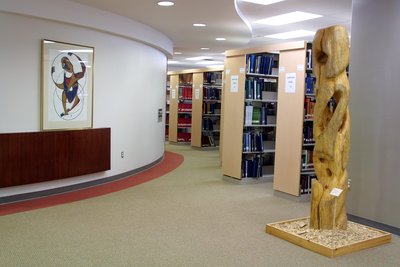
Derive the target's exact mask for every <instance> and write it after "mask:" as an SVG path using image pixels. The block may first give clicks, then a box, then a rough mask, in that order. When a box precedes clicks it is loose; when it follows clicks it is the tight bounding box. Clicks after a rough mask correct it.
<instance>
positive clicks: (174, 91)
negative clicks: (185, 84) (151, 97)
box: [171, 89, 176, 99]
mask: <svg viewBox="0 0 400 267" xmlns="http://www.w3.org/2000/svg"><path fill="white" fill-rule="evenodd" d="M171 97H172V99H176V90H175V89H173V90H171Z"/></svg>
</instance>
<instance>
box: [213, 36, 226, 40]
mask: <svg viewBox="0 0 400 267" xmlns="http://www.w3.org/2000/svg"><path fill="white" fill-rule="evenodd" d="M215 40H217V41H225V40H226V38H224V37H217V38H215Z"/></svg>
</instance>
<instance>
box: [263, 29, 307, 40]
mask: <svg viewBox="0 0 400 267" xmlns="http://www.w3.org/2000/svg"><path fill="white" fill-rule="evenodd" d="M314 35H315V32H313V31H306V30H297V31H290V32H282V33H277V34H271V35H265V36H264V37H268V38H274V39H281V40H286V39H293V38H299V37H306V36H314Z"/></svg>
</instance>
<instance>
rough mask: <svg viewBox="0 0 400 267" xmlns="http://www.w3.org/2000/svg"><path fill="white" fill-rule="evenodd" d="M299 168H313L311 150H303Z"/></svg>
mask: <svg viewBox="0 0 400 267" xmlns="http://www.w3.org/2000/svg"><path fill="white" fill-rule="evenodd" d="M301 169H302V170H313V169H314V163H313V151H312V150H306V149H305V150H303V152H302V153H301Z"/></svg>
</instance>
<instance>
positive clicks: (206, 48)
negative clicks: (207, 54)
mask: <svg viewBox="0 0 400 267" xmlns="http://www.w3.org/2000/svg"><path fill="white" fill-rule="evenodd" d="M200 49H201V50H209V49H210V48H208V47H202V48H200Z"/></svg>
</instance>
